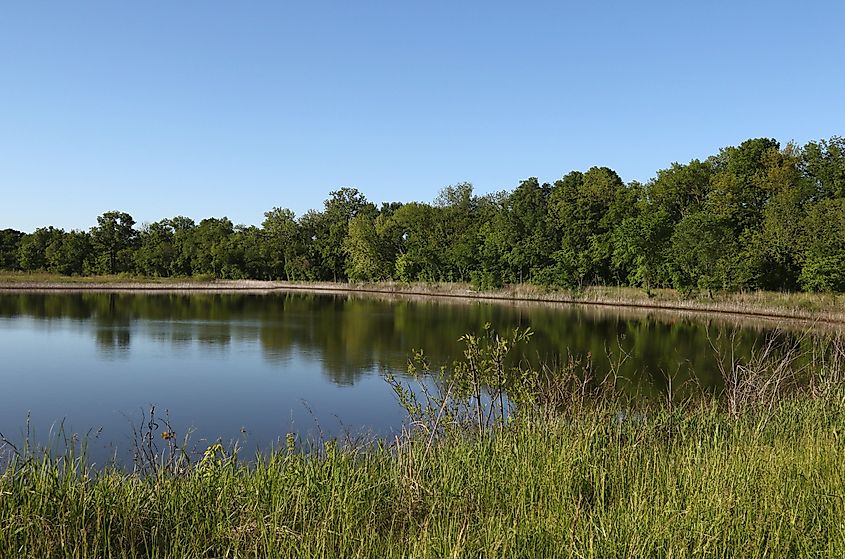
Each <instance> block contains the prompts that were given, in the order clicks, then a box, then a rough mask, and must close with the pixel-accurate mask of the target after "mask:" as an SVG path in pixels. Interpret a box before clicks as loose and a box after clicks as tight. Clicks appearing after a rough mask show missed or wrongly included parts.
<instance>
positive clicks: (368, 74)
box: [0, 0, 845, 231]
mask: <svg viewBox="0 0 845 559" xmlns="http://www.w3.org/2000/svg"><path fill="white" fill-rule="evenodd" d="M843 22H845V7H843V4H842V3H841V2H838V1H829V2H808V3H799V2H679V1H677V0H673V1H671V2H630V1H624V2H572V3H565V2H507V3H498V2H491V1H483V2H454V1H448V2H446V1H444V2H439V1H438V2H433V1H426V2H414V3H412V2H404V1H397V0H392V1H385V2H364V1H353V2H350V1H342V2H319V1H315V2H302V1H300V2H282V1H274V2H215V1H202V2H186V1H179V2H172V1H166V2H149V1H145V2H134V3H130V2H112V1H103V2H83V1H80V2H64V1H62V2H40V1H31V2H30V1H23V0H21V1H18V2H3V3H2V4H0V193H2V196H0V228H5V227H13V228H16V229H20V230H23V231H31V230H33V229H34V228H35V227H38V226H43V225H55V226H57V227H63V228H65V229H71V228H85V229H87V228H88V227H90V226H92V225H94V224H95V223H96V217H97V215H99V214H101V213H103V212H104V211H108V210H112V209H117V210H121V211H126V212H129V213H130V214H132V215H133V217H135V219H136V221H137V222H139V223H141V222H145V221H155V220H158V219H161V218H164V217H170V216H174V215H187V216H190V217H193V218H194V219H197V220H199V219H201V218H204V217H212V216H214V217H222V216H224V215H225V216H228V217H229V218H230V219H232V220H233V221H234V222H235V223H245V224H260V223H261V221H262V219H263V213H264V212H265V211H267V210H269V209H271V208H272V207H274V206H282V207H288V208H291V209H292V210H294V211H295V212H296V213H297V215H301V214H302V213H303V212H304V211H306V210H308V209H310V208H318V209H319V208H322V202H323V200H325V199H326V198H327V196H328V193H329V191H331V190H335V189H337V188H339V187H341V186H354V187H357V188H359V189H360V190H361V191H362V192H364V194H366V196H367V197H368V198H369V199H370V200H371V201H374V202H382V201H393V200H398V201H409V200H423V201H431V200H433V199H434V197H435V196H436V194H437V192H438V191H439V190H440V188H442V187H443V186H445V185H448V184H454V183H457V182H461V181H470V182H472V183H473V184H474V185H475V187H476V191H477V192H479V193H485V192H490V191H495V190H501V189H508V190H510V189H512V188H514V187H515V186H516V185H517V184H518V182H519V181H520V180H521V179H524V178H526V177H529V176H538V177H539V178H540V179H541V180H543V181H554V180H556V179H557V178H560V177H561V176H562V175H564V174H565V173H567V172H569V171H571V170H573V169H582V170H585V169H587V168H589V167H590V166H592V165H607V166H609V167H612V168H614V169H615V170H616V171H617V172H618V173H619V174H620V175H621V176H622V178H623V179H625V180H626V181H628V180H633V179H637V180H647V179H649V178H650V177H652V176H653V174H654V171H655V170H656V169H658V168H664V167H666V166H668V164H669V163H671V162H672V161H682V162H686V161H689V160H690V159H692V158H703V157H706V156H708V155H710V154H713V153H715V152H716V151H717V150H718V149H719V148H720V147H723V146H726V145H735V144H737V143H739V142H741V141H742V140H744V139H747V138H750V137H759V136H768V137H774V138H776V139H778V140H780V141H781V142H786V141H790V140H795V141H797V142H799V143H804V142H806V141H808V140H812V139H820V138H828V137H830V136H833V135H845V42H843V39H842V25H843Z"/></svg>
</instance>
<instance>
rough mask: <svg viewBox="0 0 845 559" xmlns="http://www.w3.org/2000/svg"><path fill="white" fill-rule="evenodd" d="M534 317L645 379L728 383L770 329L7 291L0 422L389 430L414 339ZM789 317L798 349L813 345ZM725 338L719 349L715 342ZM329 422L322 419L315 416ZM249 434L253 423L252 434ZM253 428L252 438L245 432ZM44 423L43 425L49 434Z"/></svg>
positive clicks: (441, 352) (438, 338)
mask: <svg viewBox="0 0 845 559" xmlns="http://www.w3.org/2000/svg"><path fill="white" fill-rule="evenodd" d="M488 322H489V323H490V324H491V325H492V326H493V327H494V328H496V329H498V330H500V331H507V330H510V329H512V328H514V327H515V326H520V327H531V328H532V329H533V330H534V332H535V335H534V337H533V339H532V341H531V343H530V344H529V345H528V346H526V347H522V348H520V349H519V351H520V352H522V355H521V356H520V357H521V358H524V359H527V360H529V361H531V362H533V363H535V364H536V363H540V362H546V363H554V362H559V361H562V360H565V359H566V358H567V356H568V355H570V354H574V355H576V356H579V357H580V358H581V359H585V360H586V359H589V360H590V361H591V362H592V363H593V364H594V367H595V369H596V372H597V373H598V374H603V373H606V372H607V371H608V370H610V369H611V367H614V366H618V373H619V374H621V375H623V376H624V377H626V378H628V379H630V381H631V382H630V383H629V385H628V386H629V388H630V390H631V391H632V392H635V393H639V394H645V395H648V394H652V395H653V394H657V393H660V392H662V391H664V390H665V389H666V386H667V384H668V379H670V378H671V379H672V385H673V387H678V386H682V385H683V384H684V382H685V381H688V380H695V382H696V383H697V384H698V385H701V386H703V387H705V388H709V389H711V390H718V389H719V387H720V384H721V380H720V379H721V377H720V375H719V372H718V371H719V366H718V359H719V358H718V355H717V354H718V353H719V352H722V353H724V355H728V354H730V353H731V352H733V353H734V354H735V355H736V356H739V357H742V356H747V355H749V354H750V352H751V351H752V348H753V347H754V344H755V343H759V342H760V340H762V339H763V338H764V337H765V336H766V335H769V334H771V330H770V328H769V327H768V326H767V325H765V324H761V323H753V324H749V325H744V326H742V327H739V326H737V325H736V324H732V323H727V322H716V321H712V320H702V319H701V318H693V317H691V316H683V315H677V314H673V315H666V314H661V313H632V312H628V313H620V312H619V311H618V310H612V309H597V308H589V307H564V306H549V305H531V304H492V303H484V302H479V301H473V302H460V301H452V300H442V299H441V300H409V299H390V298H385V299H379V298H373V297H367V296H359V295H339V294H333V295H318V294H305V293H284V292H279V293H271V294H263V295H261V294H220V293H214V294H211V293H205V294H201V293H194V294H179V293H156V294H130V293H91V292H87V293H16V294H0V355H2V357H3V359H2V361H0V387H2V392H1V393H0V394H2V403H3V405H2V406H0V432H2V433H3V434H4V435H6V436H10V435H11V436H13V435H14V434H15V433H20V432H21V431H22V429H23V427H24V425H25V423H26V417H27V415H28V414H30V413H31V415H32V418H33V429H34V431H38V430H39V429H40V432H41V433H48V432H49V431H50V428H51V426H54V425H56V424H57V423H58V422H60V421H62V420H63V419H64V420H66V426H67V428H68V429H75V430H76V432H81V433H84V432H87V431H88V430H89V429H91V428H92V427H93V428H97V427H100V426H103V427H104V431H103V435H101V439H100V441H99V444H100V447H99V450H97V449H95V448H93V447H90V450H91V451H92V455H93V456H99V457H101V458H102V457H103V456H108V455H110V454H111V453H112V452H113V451H114V450H113V449H114V448H119V449H120V450H121V451H122V452H123V453H124V454H123V455H124V456H125V455H126V453H127V449H128V447H129V445H130V444H131V443H130V441H129V440H128V434H129V433H131V428H130V425H129V419H128V418H137V417H140V416H141V415H142V411H143V410H144V409H145V408H146V409H148V407H149V405H150V404H153V403H154V404H156V405H157V407H158V409H160V410H170V412H171V417H172V420H173V424H174V425H175V426H179V427H177V429H180V428H181V429H185V428H187V427H190V426H193V427H195V428H196V432H195V435H194V440H197V441H203V440H215V439H217V438H221V439H223V440H231V439H235V438H237V439H240V440H241V441H242V443H244V446H245V447H247V448H248V447H250V446H257V447H260V448H267V447H268V445H270V444H272V443H273V442H274V441H277V440H278V438H279V437H283V436H284V434H285V433H286V432H287V431H297V432H299V433H305V432H309V431H313V430H314V429H317V430H319V431H322V432H324V433H328V434H332V433H337V432H338V431H339V430H341V429H342V427H341V426H343V427H345V428H349V429H351V430H361V429H363V430H368V431H372V432H375V433H378V434H388V433H390V432H392V431H393V430H394V429H396V428H398V427H399V425H400V423H401V421H402V419H403V417H404V414H403V412H402V410H401V408H400V407H399V406H398V404H397V403H396V401H395V398H394V396H393V394H392V392H391V390H390V387H389V386H387V384H386V383H385V382H384V381H383V379H382V376H383V372H384V371H391V372H393V373H394V374H398V375H401V374H402V373H403V371H406V370H407V363H408V357H409V355H410V354H411V351H412V350H413V349H424V350H425V352H426V353H427V354H428V356H429V358H430V360H431V363H432V364H433V365H435V366H437V365H441V364H448V363H450V362H452V361H453V360H455V359H457V358H459V357H460V356H461V355H462V350H463V347H462V344H461V342H460V341H459V338H460V337H461V336H462V335H463V334H465V333H468V332H469V333H477V332H480V331H481V330H482V329H483V327H484V324H485V323H488ZM802 336H803V335H802V333H801V332H800V331H797V332H795V333H790V332H781V333H779V334H778V335H777V340H776V341H777V343H778V344H780V347H782V348H783V350H785V349H786V348H788V347H791V346H792V345H793V344H796V343H800V344H809V343H810V342H811V340H810V339H809V338H807V339H805V338H803V337H802ZM714 348H715V350H714ZM317 425H319V428H317ZM245 432H246V433H248V435H245V434H244V433H245ZM245 436H246V437H248V440H247V441H244V437H245ZM43 438H44V437H42V440H43Z"/></svg>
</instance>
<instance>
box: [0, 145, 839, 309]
mask: <svg viewBox="0 0 845 559" xmlns="http://www.w3.org/2000/svg"><path fill="white" fill-rule="evenodd" d="M843 200H845V140H843V139H842V138H841V137H836V136H834V137H832V138H830V139H829V140H820V141H818V142H809V143H807V144H806V145H805V146H803V147H800V146H796V145H794V144H787V145H785V146H781V145H780V144H779V143H778V142H777V141H775V140H773V139H770V138H757V139H750V140H747V141H745V142H742V143H741V144H740V145H739V146H730V147H726V148H723V149H721V150H720V151H719V153H718V154H716V155H714V156H712V157H709V158H707V159H705V160H698V159H696V160H693V161H690V162H689V163H687V164H680V163H672V164H671V165H670V166H669V167H668V168H666V169H661V170H658V171H657V172H656V176H655V177H654V178H653V179H652V180H650V181H648V182H647V183H645V184H640V183H638V182H631V183H628V184H625V183H624V182H623V181H622V179H621V178H620V177H619V175H618V174H617V173H616V172H614V171H613V170H612V169H610V168H608V167H599V166H596V167H592V168H590V169H588V170H587V171H585V172H581V171H572V172H570V173H567V174H566V175H564V176H563V177H562V178H561V179H560V180H557V181H555V182H554V183H553V184H547V183H541V182H540V181H539V180H538V179H537V178H536V177H531V178H528V179H526V180H524V181H521V182H520V183H519V184H518V185H517V186H516V188H515V189H514V190H513V191H512V192H499V193H493V194H488V195H484V196H479V195H476V194H475V193H474V190H473V186H472V185H471V184H470V183H466V182H463V183H458V184H454V185H450V186H447V187H445V188H444V189H442V190H441V192H440V193H439V194H438V196H437V198H436V199H435V200H434V202H433V203H431V204H429V203H424V202H410V203H405V204H402V203H398V202H397V203H385V204H382V206H381V207H380V208H379V207H377V206H376V205H375V204H373V203H371V202H369V201H367V199H366V197H365V196H364V195H363V194H362V193H361V192H360V191H358V190H357V189H355V188H349V187H344V188H340V189H339V190H336V191H333V192H331V193H330V194H329V198H328V199H327V200H326V201H325V204H324V207H323V209H322V211H317V210H310V211H308V212H306V213H305V214H304V215H302V216H300V217H298V218H297V217H296V216H295V215H294V213H293V212H292V211H291V210H289V209H287V208H283V207H274V208H273V209H272V210H270V211H268V212H267V213H265V214H264V221H263V223H262V224H261V227H255V226H244V225H235V224H233V223H232V222H231V221H230V220H229V219H228V218H226V217H222V218H214V217H212V218H207V219H203V220H202V221H200V222H199V224H196V223H194V221H193V220H191V219H189V218H186V217H183V216H177V217H174V218H170V219H163V220H161V221H158V222H155V223H149V224H143V225H141V226H140V227H139V228H137V229H136V228H135V221H134V219H133V218H132V216H130V215H129V214H127V213H125V212H119V211H110V212H106V213H104V214H103V215H101V216H99V217H98V218H97V226H95V227H93V228H91V230H90V231H88V232H83V231H71V232H65V231H63V230H61V229H56V228H54V227H42V228H38V229H36V230H35V231H33V232H32V233H29V234H24V233H21V232H18V231H14V230H11V229H5V230H2V231H0V269H5V270H11V271H15V270H21V271H45V272H53V273H59V274H65V275H83V274H140V275H145V276H148V277H172V276H209V277H215V278H227V279H245V278H254V279H283V280H288V281H303V280H304V281H309V280H331V281H345V280H352V281H382V280H399V281H404V282H413V281H421V282H448V281H460V282H467V281H469V282H471V283H472V285H473V286H474V287H475V288H477V289H492V288H498V287H501V286H504V285H509V284H520V283H533V284H538V285H543V286H548V287H552V288H557V287H564V288H574V289H581V288H584V287H587V286H591V285H605V286H610V285H620V286H622V285H626V286H632V287H642V288H645V289H646V290H647V291H648V292H651V290H652V289H654V288H660V287H669V286H672V287H676V288H678V289H680V290H681V291H683V292H685V293H689V294H692V293H693V292H696V291H698V292H704V293H708V294H712V293H713V291H714V290H731V291H734V290H736V291H739V290H753V289H766V290H775V291H777V290H783V291H794V290H799V289H803V290H808V291H842V290H843V289H845V287H843V279H842V271H841V270H842V265H841V264H842V261H843V258H845V256H843V252H842V251H843V248H842V247H843V243H845V226H842V218H841V216H842V215H843V206H842V203H843Z"/></svg>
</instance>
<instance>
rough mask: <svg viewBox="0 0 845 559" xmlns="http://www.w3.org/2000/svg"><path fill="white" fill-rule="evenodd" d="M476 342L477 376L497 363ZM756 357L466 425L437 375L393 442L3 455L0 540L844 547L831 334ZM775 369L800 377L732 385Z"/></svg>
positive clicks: (225, 546)
mask: <svg viewBox="0 0 845 559" xmlns="http://www.w3.org/2000/svg"><path fill="white" fill-rule="evenodd" d="M491 339H492V340H493V345H491V346H486V347H487V349H484V348H485V346H483V344H482V345H481V346H478V345H476V348H478V347H480V348H481V349H480V350H476V351H477V352H476V353H474V354H473V355H474V357H475V358H476V360H475V363H476V367H477V368H476V370H475V373H476V374H477V375H480V374H481V373H483V371H485V370H487V369H485V367H486V366H487V365H490V364H492V365H493V369H489V370H490V371H494V372H495V371H496V369H495V367H496V364H495V363H496V362H495V359H496V358H497V354H496V353H495V350H496V345H495V344H496V343H498V342H499V340H497V339H495V338H491ZM831 347H832V348H833V349H831ZM487 350H490V351H491V352H492V353H485V351H487ZM769 355H770V357H771V358H770V359H768V360H767V359H764V358H763V356H760V359H758V360H757V361H753V360H752V361H749V362H746V363H733V364H731V365H730V366H728V367H726V373H729V374H733V375H735V377H736V379H737V382H735V383H734V384H730V383H727V384H726V392H727V393H726V394H725V395H724V397H723V398H711V397H708V396H705V395H701V396H699V397H698V398H694V399H687V400H685V401H683V402H680V403H678V402H675V403H673V404H671V405H669V404H668V400H667V403H666V404H663V405H656V404H652V405H649V406H643V407H640V408H637V409H634V408H632V407H631V405H632V403H631V402H629V401H626V400H625V399H623V398H621V397H615V396H613V395H612V394H613V392H612V390H610V389H609V388H608V382H610V381H606V380H605V379H602V381H601V382H598V381H594V382H590V383H585V382H584V380H583V376H582V375H581V374H580V373H581V372H578V371H574V370H572V369H571V368H570V369H569V373H571V374H572V375H573V376H572V377H571V378H570V379H569V380H567V379H566V377H564V378H563V380H562V381H560V382H555V383H554V384H553V385H552V384H548V383H546V384H544V385H542V386H546V388H547V389H549V390H553V391H555V392H556V396H554V397H549V398H547V399H544V400H539V399H533V400H532V399H530V398H526V399H525V400H522V401H521V403H520V404H519V405H521V406H522V409H515V410H514V413H511V414H505V416H504V417H499V419H498V420H495V421H491V423H490V424H489V425H487V424H485V425H484V426H483V427H481V428H479V426H478V422H477V419H478V418H477V417H475V416H473V415H472V413H473V412H472V410H474V409H477V408H476V406H477V401H476V400H475V396H476V393H475V389H476V387H475V386H474V385H472V384H470V385H468V386H467V387H463V388H466V389H467V390H464V389H462V388H461V387H458V386H457V385H454V384H448V383H447V384H445V385H443V387H442V388H443V389H442V390H440V391H439V392H437V393H436V394H431V393H430V394H429V397H428V398H427V399H425V398H424V399H423V401H421V402H418V403H419V404H420V405H419V406H418V407H417V408H415V409H414V410H412V411H414V412H415V416H414V418H415V422H414V423H411V424H409V430H408V431H407V432H406V433H405V434H404V435H403V436H401V437H397V438H396V439H395V440H393V441H381V442H380V441H372V442H369V443H366V444H358V445H357V446H356V445H352V444H347V445H341V444H338V443H336V442H334V441H325V442H323V443H321V444H320V445H318V446H315V447H310V448H305V449H300V448H297V444H298V441H296V439H295V438H294V437H289V439H288V444H287V448H280V449H278V450H277V451H275V452H273V453H271V454H269V455H264V456H257V457H254V458H253V459H251V460H249V461H244V460H241V459H238V457H237V456H236V455H235V454H232V453H227V451H226V450H225V449H223V448H222V447H220V446H218V445H212V447H209V449H208V450H207V451H206V453H205V454H204V456H202V457H201V459H200V460H198V461H196V462H195V463H194V464H192V465H191V466H190V467H187V468H180V469H174V468H172V467H161V468H157V469H153V470H152V471H150V470H145V471H146V473H142V472H141V470H139V471H136V472H126V471H122V470H118V469H115V468H112V469H105V470H103V469H100V470H92V469H90V468H88V467H87V466H86V464H85V460H84V457H78V456H75V455H73V454H72V453H71V454H68V455H66V456H59V457H56V456H51V455H50V454H38V455H35V454H33V453H28V454H24V453H21V454H19V455H16V456H13V457H12V458H11V461H10V463H9V464H8V465H7V466H6V468H5V470H4V471H3V473H2V475H0V557H33V558H34V557H38V558H42V557H43V558H49V557H80V558H81V557H438V558H439V557H473V558H475V557H842V556H843V555H845V467H843V464H845V440H843V437H845V383H843V380H842V379H843V369H842V363H843V361H842V360H841V358H842V356H843V355H845V351H843V346H842V345H841V343H840V345H838V346H837V345H835V344H834V345H833V346H830V347H828V348H826V350H825V352H823V353H820V355H819V359H818V361H817V362H816V363H815V364H814V368H813V369H812V370H801V371H795V370H790V369H791V367H790V366H789V365H788V364H786V365H784V364H783V362H782V360H783V359H784V358H785V357H784V355H782V354H779V355H777V356H775V355H774V354H769ZM468 357H469V356H468ZM487 358H491V359H493V360H492V361H489V362H486V361H485V359H487ZM778 360H781V361H778ZM466 363H467V362H466V361H464V364H465V365H466ZM777 367H780V369H778V368H777ZM737 368H739V369H737ZM464 372H465V373H466V374H468V375H470V376H471V375H472V374H473V373H472V371H471V370H469V369H466V370H465V371H464ZM523 373H524V371H523ZM576 373H577V374H576ZM563 374H567V373H566V371H564V372H563ZM767 374H768V375H769V377H767V376H766V375H767ZM775 374H777V375H780V376H781V379H782V380H781V384H780V386H781V388H785V387H786V386H787V384H788V383H787V382H786V380H783V379H787V378H798V377H799V376H801V375H804V378H803V380H802V382H801V383H797V382H796V383H794V386H795V389H791V390H787V389H784V390H782V391H781V392H780V393H779V394H775V393H774V392H772V391H770V390H769V389H768V388H765V389H761V391H758V392H754V391H753V390H752V389H751V388H749V386H750V385H751V384H753V382H755V381H754V379H757V381H758V382H770V380H771V375H775ZM527 378H529V379H531V378H533V379H534V380H532V381H531V382H534V381H535V380H537V379H543V378H546V377H544V376H543V375H540V374H537V375H535V376H533V377H531V376H528V377H527ZM576 379H580V381H579V380H576ZM799 385H800V386H802V387H804V388H802V389H798V388H797V387H798V386H799ZM450 386H452V387H453V388H452V389H450ZM537 386H541V385H537ZM767 386H768V385H767ZM552 387H554V388H552ZM733 387H737V388H733ZM731 391H735V392H734V393H730V392H731ZM730 398H734V400H733V403H731V400H730ZM485 403H486V404H487V405H488V406H489V405H490V404H494V406H495V408H494V409H498V405H499V403H498V401H497V400H494V399H490V398H488V399H487V400H486V402H485ZM514 405H517V404H514ZM425 410H429V411H428V412H426V411H425ZM461 410H463V411H462V412H461V413H458V412H459V411H461ZM482 411H484V410H482ZM485 415H486V413H485Z"/></svg>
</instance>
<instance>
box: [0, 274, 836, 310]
mask: <svg viewBox="0 0 845 559" xmlns="http://www.w3.org/2000/svg"><path fill="white" fill-rule="evenodd" d="M280 289H289V290H302V291H324V292H357V293H376V294H383V295H384V294H387V295H395V296H402V295H407V296H426V297H446V298H458V299H464V300H473V299H481V300H500V301H534V302H543V303H550V304H590V305H602V306H611V307H621V308H634V309H636V308H641V309H663V310H668V311H682V312H706V313H721V314H736V315H746V316H752V317H753V316H759V317H769V318H784V319H791V320H805V321H823V322H830V323H845V295H843V294H836V293H783V292H766V291H755V292H736V293H719V292H717V293H714V294H713V295H712V296H710V295H707V294H704V293H698V294H683V293H681V292H679V291H676V290H673V289H655V290H651V291H650V292H648V293H647V292H646V291H644V290H641V289H634V288H630V287H586V288H584V289H581V290H575V291H572V290H559V289H558V290H552V289H545V288H542V287H538V286H534V285H528V284H521V285H513V286H507V287H504V288H502V289H495V290H488V291H478V290H476V289H474V288H472V287H471V286H470V285H469V284H463V283H410V284H409V283H401V282H379V283H334V282H282V281H258V280H214V279H212V278H208V277H192V278H147V277H140V276H126V275H119V276H80V277H69V276H60V275H56V274H46V273H43V274H29V273H16V272H0V291H3V290H126V291H130V290H138V291H142V290H156V291H158V290H185V291H192V290H208V291H255V292H266V291H268V290H280Z"/></svg>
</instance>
